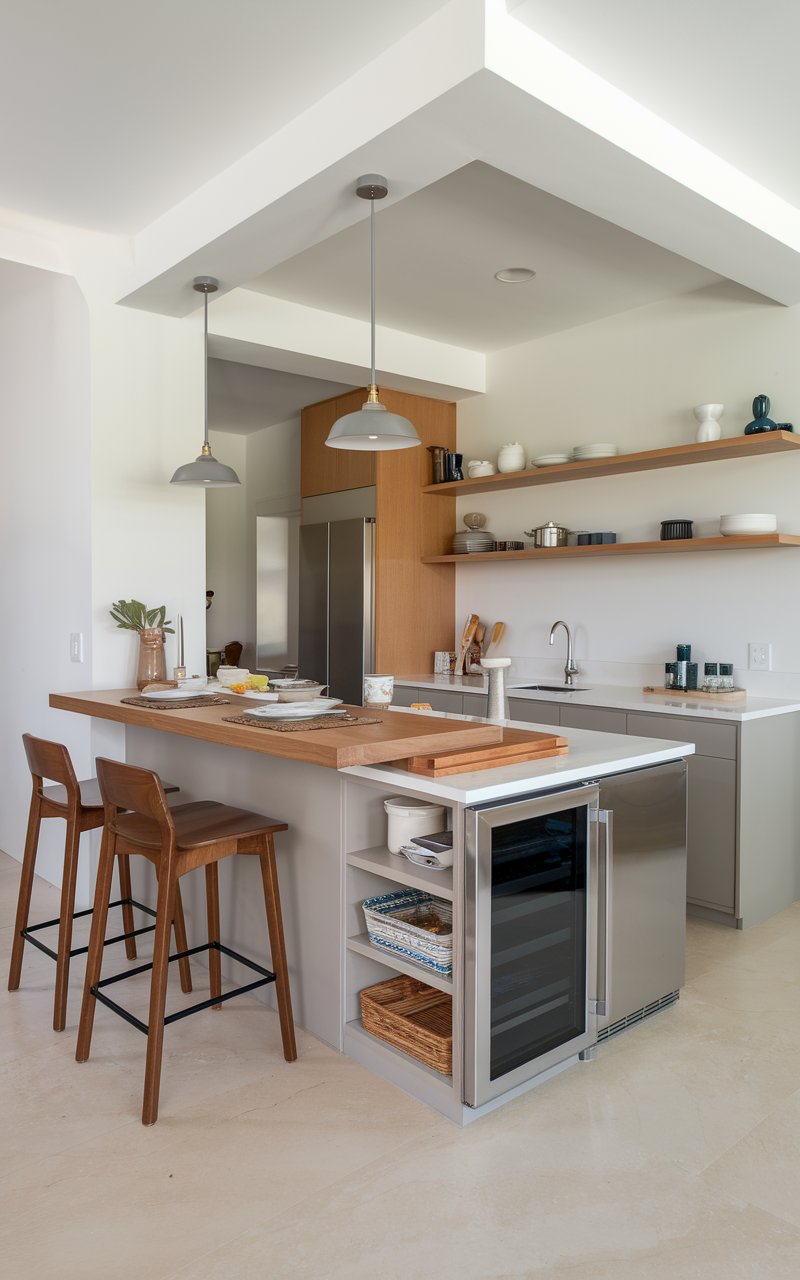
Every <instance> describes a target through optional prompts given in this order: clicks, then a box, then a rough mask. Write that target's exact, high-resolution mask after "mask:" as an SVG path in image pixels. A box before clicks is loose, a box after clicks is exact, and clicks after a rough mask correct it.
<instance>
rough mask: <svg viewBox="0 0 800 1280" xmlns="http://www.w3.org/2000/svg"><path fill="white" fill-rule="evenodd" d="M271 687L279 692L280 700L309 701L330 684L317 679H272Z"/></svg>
mask: <svg viewBox="0 0 800 1280" xmlns="http://www.w3.org/2000/svg"><path fill="white" fill-rule="evenodd" d="M269 687H270V689H271V690H273V691H274V692H275V693H277V695H278V702H308V701H309V700H310V699H311V698H318V697H319V695H320V694H321V693H322V690H323V689H327V687H328V686H327V685H326V684H318V683H317V681H316V680H270V684H269Z"/></svg>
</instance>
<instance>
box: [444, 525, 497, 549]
mask: <svg viewBox="0 0 800 1280" xmlns="http://www.w3.org/2000/svg"><path fill="white" fill-rule="evenodd" d="M494 544H495V536H494V534H493V533H491V532H490V531H489V530H488V529H462V530H461V532H460V533H456V534H454V536H453V554H454V555H459V554H466V555H473V554H474V553H475V552H476V551H494Z"/></svg>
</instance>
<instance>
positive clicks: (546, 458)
mask: <svg viewBox="0 0 800 1280" xmlns="http://www.w3.org/2000/svg"><path fill="white" fill-rule="evenodd" d="M532 461H533V465H534V466H535V467H557V466H559V464H560V463H562V462H569V457H568V455H567V454H566V453H543V454H542V455H541V457H539V458H533V459H532Z"/></svg>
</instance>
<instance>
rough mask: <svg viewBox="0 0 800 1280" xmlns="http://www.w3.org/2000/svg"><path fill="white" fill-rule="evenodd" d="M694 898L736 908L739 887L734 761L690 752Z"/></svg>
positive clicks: (689, 890)
mask: <svg viewBox="0 0 800 1280" xmlns="http://www.w3.org/2000/svg"><path fill="white" fill-rule="evenodd" d="M688 765H689V834H688V850H689V861H688V868H687V878H686V896H687V898H688V899H689V901H690V902H695V903H698V904H699V905H700V906H704V907H716V908H717V909H718V910H720V911H731V912H732V911H733V910H734V904H735V891H736V761H735V760H722V759H719V758H717V757H714V756H690V757H689V760H688Z"/></svg>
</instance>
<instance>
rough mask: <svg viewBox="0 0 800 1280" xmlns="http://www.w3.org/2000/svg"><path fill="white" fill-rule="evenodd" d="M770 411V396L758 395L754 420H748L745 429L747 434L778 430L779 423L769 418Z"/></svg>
mask: <svg viewBox="0 0 800 1280" xmlns="http://www.w3.org/2000/svg"><path fill="white" fill-rule="evenodd" d="M768 413H769V396H756V398H755V400H754V401H753V421H752V422H748V424H747V426H746V427H745V429H744V434H745V435H746V436H756V435H760V433H761V432H762V431H777V430H778V425H777V423H775V422H773V421H772V418H768V417H767V414H768Z"/></svg>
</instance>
